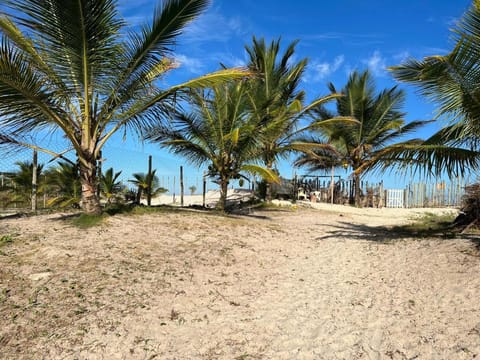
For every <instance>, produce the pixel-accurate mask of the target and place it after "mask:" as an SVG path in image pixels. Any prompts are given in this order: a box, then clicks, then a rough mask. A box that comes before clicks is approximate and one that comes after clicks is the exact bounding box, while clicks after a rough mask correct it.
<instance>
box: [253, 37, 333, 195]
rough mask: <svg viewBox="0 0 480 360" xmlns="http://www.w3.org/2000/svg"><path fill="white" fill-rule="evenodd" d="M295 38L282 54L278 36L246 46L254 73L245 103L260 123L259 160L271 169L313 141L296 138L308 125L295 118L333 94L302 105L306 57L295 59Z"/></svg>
mask: <svg viewBox="0 0 480 360" xmlns="http://www.w3.org/2000/svg"><path fill="white" fill-rule="evenodd" d="M297 43H298V41H294V42H292V43H291V44H290V45H288V47H287V48H286V50H285V52H284V53H283V54H281V53H280V39H278V40H274V41H272V42H271V43H270V44H267V43H266V42H265V39H263V38H262V39H257V38H255V37H253V43H252V45H251V46H246V47H245V48H246V51H247V54H248V56H249V62H248V68H249V69H250V71H252V73H254V74H255V76H254V77H253V78H252V79H251V80H250V82H249V83H250V89H249V100H250V101H249V106H250V109H251V112H252V114H253V116H254V117H256V119H257V121H258V122H259V123H261V124H262V125H263V126H262V130H261V131H262V141H263V149H262V152H263V155H262V160H263V162H264V164H265V166H266V167H267V169H269V170H272V169H273V168H274V167H275V164H276V162H277V160H278V159H279V158H286V157H288V155H289V154H290V153H292V152H294V151H303V150H305V149H307V148H311V146H314V144H309V143H306V142H304V141H301V140H300V139H299V138H300V136H302V135H303V134H304V133H305V132H306V131H308V130H309V129H310V128H311V126H304V127H302V126H300V125H299V121H300V120H301V119H302V118H303V117H305V116H306V115H308V113H309V111H310V110H311V109H312V108H314V107H316V106H318V105H319V104H321V103H325V102H327V101H329V100H332V99H333V98H335V97H336V96H337V95H336V94H332V95H330V96H327V97H323V98H320V99H316V100H314V101H313V102H311V103H310V104H308V105H305V104H304V102H305V92H304V91H303V90H300V89H299V85H300V82H301V79H302V76H303V74H304V72H305V69H306V66H307V62H308V61H307V59H302V60H300V61H297V62H295V60H294V53H295V47H296V45H297ZM271 196H272V193H271V186H270V184H269V183H268V182H267V189H266V197H267V200H268V201H270V200H271Z"/></svg>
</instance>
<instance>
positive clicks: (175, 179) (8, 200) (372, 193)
mask: <svg viewBox="0 0 480 360" xmlns="http://www.w3.org/2000/svg"><path fill="white" fill-rule="evenodd" d="M43 146H48V148H49V149H50V150H52V151H53V152H55V153H62V154H63V155H62V156H63V159H62V158H59V157H54V156H52V155H49V154H46V153H43V152H38V166H39V167H40V168H41V172H40V173H39V176H38V183H39V185H38V194H37V199H36V204H37V206H38V208H45V207H49V203H50V200H51V199H52V198H55V196H57V194H56V193H55V191H54V190H52V189H51V188H49V187H48V186H42V184H48V183H49V176H52V175H51V174H52V172H51V171H49V170H51V169H54V168H56V167H58V166H59V164H61V163H62V162H65V160H66V159H67V160H70V161H71V162H72V163H75V162H76V159H75V156H74V154H73V152H72V151H70V152H69V151H65V150H66V149H68V148H67V145H66V143H65V141H63V140H62V139H57V140H52V139H51V138H49V139H48V143H47V144H46V145H45V144H43ZM0 151H1V152H0V208H1V209H28V208H30V207H31V202H32V198H31V196H32V187H31V183H30V185H28V184H27V185H28V186H27V185H25V184H23V185H22V184H19V183H18V182H17V181H15V177H16V176H17V175H18V174H19V171H20V170H21V166H20V164H22V163H23V164H27V163H32V162H33V151H32V150H30V149H24V148H19V149H17V150H16V151H2V150H1V149H0ZM150 156H151V158H152V160H151V161H152V168H153V169H154V170H155V171H156V175H157V178H158V186H159V187H161V188H163V189H164V190H165V191H164V193H165V194H167V195H170V196H171V197H172V202H174V201H175V198H176V197H178V196H179V195H180V192H181V184H180V164H182V162H181V160H178V159H177V160H175V161H172V157H169V156H168V155H165V153H163V152H161V151H160V150H159V149H158V148H155V147H150V146H144V145H138V144H136V145H131V144H129V145H125V146H119V145H107V146H106V147H105V148H104V150H103V152H102V157H101V158H100V159H99V163H98V164H99V167H100V170H101V171H106V170H107V169H109V168H113V169H114V172H121V174H120V176H119V181H120V182H121V185H122V187H123V188H124V189H125V190H126V191H128V190H130V192H134V191H135V188H136V185H135V184H134V183H133V182H132V179H133V175H134V174H136V173H147V171H148V164H149V157H150ZM204 180H205V181H206V183H205V188H204V184H203V183H204ZM470 180H471V179H470V178H456V179H451V180H449V181H444V180H442V181H432V182H415V183H411V184H409V185H408V186H407V187H406V188H400V189H385V187H384V186H383V182H382V181H380V182H376V183H373V182H370V183H369V182H363V181H362V182H361V186H360V189H361V190H360V192H361V201H362V206H368V207H384V206H385V207H443V206H460V205H461V201H462V196H463V195H464V193H465V187H466V186H467V185H468V184H470ZM254 184H256V181H255V179H253V178H252V179H250V180H248V183H247V184H246V185H245V187H247V188H253V187H254ZM22 186H23V187H22ZM232 186H237V187H238V183H235V182H234V183H232ZM213 189H218V185H217V184H216V183H214V182H213V181H212V179H209V178H206V177H205V173H204V170H203V169H201V168H200V169H197V168H194V167H189V166H186V167H184V172H183V191H184V193H185V194H186V195H194V194H201V193H202V191H204V190H205V191H209V190H213ZM273 190H274V192H275V194H276V196H277V197H283V198H293V199H300V200H302V199H305V200H311V201H318V202H325V203H334V204H349V203H353V199H354V183H353V181H352V180H345V179H341V178H340V176H335V177H334V178H333V181H332V178H331V176H326V175H324V176H320V175H308V176H306V175H304V176H299V177H297V178H295V179H291V180H285V179H283V181H282V184H280V185H276V186H274V187H273ZM22 192H23V194H22Z"/></svg>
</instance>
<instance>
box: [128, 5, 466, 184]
mask: <svg viewBox="0 0 480 360" xmlns="http://www.w3.org/2000/svg"><path fill="white" fill-rule="evenodd" d="M470 3H471V2H470V1H467V0H454V1H452V0H406V1H393V0H364V1H358V0H337V1H328V2H327V1H318V0H303V1H287V0H236V1H231V0H214V1H213V2H212V3H211V5H210V6H209V8H208V10H207V11H206V12H205V13H204V14H203V15H202V16H201V17H199V18H198V19H197V20H196V21H195V22H193V23H192V24H191V25H190V26H189V27H188V29H187V31H186V32H185V33H184V34H183V35H182V36H181V37H180V38H179V42H178V44H177V46H176V47H175V49H174V55H175V57H176V59H177V61H178V63H179V64H180V65H181V66H180V67H179V68H178V69H176V70H174V71H172V72H171V74H170V75H169V76H168V77H167V78H166V79H165V80H164V81H165V84H166V85H168V84H174V83H179V82H182V81H185V80H187V79H190V78H192V77H195V76H200V75H202V74H205V73H207V72H211V71H214V70H216V69H218V64H219V63H220V62H222V63H224V64H225V65H227V66H241V65H244V64H245V62H246V54H245V51H244V46H245V44H251V41H252V36H254V35H255V36H256V37H257V38H260V37H264V38H265V39H266V40H267V41H270V40H272V39H277V38H278V37H281V39H282V44H283V45H285V46H286V45H287V44H289V43H291V42H292V41H294V40H297V39H298V40H299V41H300V42H299V43H298V45H297V48H296V49H297V51H296V55H295V56H296V59H302V58H305V57H306V58H308V59H309V66H308V70H307V72H306V74H305V77H304V80H303V84H302V87H303V88H304V89H305V91H306V92H307V96H308V98H309V99H313V98H315V97H317V96H320V95H325V94H327V93H328V91H327V87H326V84H327V83H328V82H333V83H334V84H335V85H336V86H337V88H340V87H342V86H343V85H344V84H345V83H346V81H347V78H348V75H349V73H350V72H351V71H352V70H354V69H358V70H364V69H367V68H368V69H370V71H371V72H372V73H373V74H374V75H375V78H376V84H377V87H378V88H379V89H383V88H385V87H391V86H394V85H396V82H395V81H394V80H393V79H392V77H391V76H390V74H389V73H388V71H387V70H386V67H387V66H391V65H396V64H399V63H400V62H402V61H403V60H405V59H406V58H408V57H414V58H417V59H421V58H423V57H425V56H430V55H436V54H444V53H446V52H448V50H449V49H451V48H452V44H453V41H452V39H451V37H452V33H451V31H450V29H451V28H452V27H453V26H454V24H455V23H456V21H458V19H459V17H460V16H461V15H462V14H463V12H464V11H465V10H466V9H467V8H468V6H469V5H470ZM133 4H134V5H133ZM154 4H155V1H153V0H141V1H138V0H137V1H135V2H133V1H129V0H120V6H121V11H122V14H123V15H124V16H125V18H126V20H127V21H128V22H129V23H130V24H138V23H141V22H142V21H144V20H145V19H146V18H148V17H149V16H151V15H150V14H151V10H152V8H153V6H154ZM400 87H401V88H403V89H405V90H406V92H407V102H406V104H405V108H404V109H405V111H406V112H407V114H408V115H407V121H412V120H419V119H431V118H432V117H433V116H434V106H433V105H432V104H429V103H427V102H426V100H424V99H422V98H421V97H419V96H418V95H417V94H416V93H415V91H414V89H413V88H411V87H409V86H407V85H405V84H400ZM441 125H442V123H441V122H438V123H434V124H432V125H430V126H428V127H426V128H425V129H424V130H423V131H422V132H421V133H419V134H418V135H417V136H418V137H427V136H428V135H430V134H431V133H433V132H434V131H435V130H437V129H438V128H439V127H440V126H441ZM142 151H145V152H149V151H154V152H155V154H154V156H158V157H159V160H160V159H162V161H160V162H159V163H158V164H157V166H156V167H157V168H158V172H159V173H162V172H165V173H170V172H173V173H177V169H178V166H179V165H180V164H184V161H183V159H180V158H174V157H171V156H170V155H168V153H165V152H163V151H159V150H158V149H157V148H156V147H152V146H151V145H148V144H147V145H143V146H142ZM184 165H186V164H184ZM279 169H280V171H281V173H282V175H284V176H286V177H290V176H291V175H292V167H291V165H290V164H289V163H288V162H283V163H282V164H280V166H279ZM297 172H299V173H304V171H303V170H297ZM343 175H344V176H345V175H346V174H343ZM375 178H377V179H378V178H380V177H379V176H375ZM384 178H385V179H386V182H387V183H388V184H390V186H396V185H397V183H398V185H399V186H401V185H402V184H403V183H402V182H401V181H399V179H398V177H395V176H391V175H390V176H384Z"/></svg>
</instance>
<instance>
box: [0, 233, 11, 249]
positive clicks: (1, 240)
mask: <svg viewBox="0 0 480 360" xmlns="http://www.w3.org/2000/svg"><path fill="white" fill-rule="evenodd" d="M13 238H14V235H12V234H6V235H2V236H0V247H2V246H4V245H6V244H10V243H12V242H13Z"/></svg>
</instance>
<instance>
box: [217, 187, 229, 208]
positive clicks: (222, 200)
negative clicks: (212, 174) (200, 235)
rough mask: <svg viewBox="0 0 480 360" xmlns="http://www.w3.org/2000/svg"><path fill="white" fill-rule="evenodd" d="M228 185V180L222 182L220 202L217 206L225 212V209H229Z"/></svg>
mask: <svg viewBox="0 0 480 360" xmlns="http://www.w3.org/2000/svg"><path fill="white" fill-rule="evenodd" d="M228 183H229V181H228V179H221V180H220V200H219V201H218V204H217V209H218V210H220V211H225V208H226V207H227V192H228Z"/></svg>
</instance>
